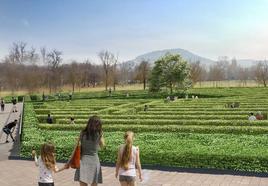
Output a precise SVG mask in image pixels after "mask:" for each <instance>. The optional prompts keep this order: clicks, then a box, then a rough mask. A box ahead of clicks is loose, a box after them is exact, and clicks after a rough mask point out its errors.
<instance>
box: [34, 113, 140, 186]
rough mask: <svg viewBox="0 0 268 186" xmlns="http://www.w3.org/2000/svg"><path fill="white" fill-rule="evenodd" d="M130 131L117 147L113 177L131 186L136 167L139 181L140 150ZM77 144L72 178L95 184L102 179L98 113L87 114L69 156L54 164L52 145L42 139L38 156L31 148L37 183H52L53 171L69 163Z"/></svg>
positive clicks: (51, 185) (43, 185)
mask: <svg viewBox="0 0 268 186" xmlns="http://www.w3.org/2000/svg"><path fill="white" fill-rule="evenodd" d="M133 140H134V133H133V132H131V131H128V132H126V133H125V135H124V141H125V143H124V144H122V145H120V146H119V147H118V152H117V161H116V169H115V177H116V178H118V177H119V182H120V184H121V186H134V185H135V183H136V167H137V170H138V176H139V179H140V180H141V181H142V171H141V163H140V151H139V148H138V147H137V146H134V145H133ZM79 144H80V148H81V156H80V168H79V169H76V171H75V174H74V180H75V181H79V183H80V186H86V185H91V186H96V185H97V184H99V183H102V182H103V177H102V169H101V165H100V160H99V157H98V151H99V149H100V148H103V147H104V146H105V143H104V137H103V131H102V122H101V120H100V118H99V117H97V116H92V117H90V118H89V120H88V123H87V126H86V127H85V129H84V130H82V131H81V132H80V135H79V136H78V138H77V143H76V145H75V147H74V150H73V153H72V155H71V157H70V160H69V161H68V162H67V163H66V164H65V165H64V166H63V167H62V168H58V167H57V166H56V161H55V146H54V145H53V144H51V143H45V144H43V145H42V146H41V150H40V156H39V158H37V155H36V151H35V150H33V151H32V155H33V157H34V160H35V165H36V166H38V167H39V180H38V184H39V186H54V181H53V177H52V173H53V172H60V171H62V170H64V169H68V168H69V167H70V162H71V159H72V158H73V156H74V154H75V149H76V147H77V145H79Z"/></svg>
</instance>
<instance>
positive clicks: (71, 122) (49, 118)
mask: <svg viewBox="0 0 268 186" xmlns="http://www.w3.org/2000/svg"><path fill="white" fill-rule="evenodd" d="M47 123H48V124H52V123H53V118H52V116H51V114H48V115H47ZM70 124H75V123H74V117H73V116H71V117H70Z"/></svg>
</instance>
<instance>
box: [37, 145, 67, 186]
mask: <svg viewBox="0 0 268 186" xmlns="http://www.w3.org/2000/svg"><path fill="white" fill-rule="evenodd" d="M40 154H41V155H40V156H39V158H37V156H36V152H35V150H33V151H32V155H33V157H34V160H35V165H36V166H37V167H39V179H38V185H39V186H54V181H53V177H52V173H53V172H60V171H62V170H64V169H66V168H68V166H67V165H65V166H64V167H62V168H61V169H58V168H57V166H56V160H55V147H54V145H53V144H51V143H45V144H43V145H42V146H41V153H40Z"/></svg>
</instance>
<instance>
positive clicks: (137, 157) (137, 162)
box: [136, 147, 142, 181]
mask: <svg viewBox="0 0 268 186" xmlns="http://www.w3.org/2000/svg"><path fill="white" fill-rule="evenodd" d="M136 166H137V169H138V173H139V179H140V181H142V172H141V161H140V150H139V148H138V147H137V154H136Z"/></svg>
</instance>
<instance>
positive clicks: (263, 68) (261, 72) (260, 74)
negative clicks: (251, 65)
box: [254, 60, 268, 87]
mask: <svg viewBox="0 0 268 186" xmlns="http://www.w3.org/2000/svg"><path fill="white" fill-rule="evenodd" d="M254 74H255V80H256V81H257V82H258V83H262V84H263V86H264V87H267V81H268V61H266V60H264V61H259V62H258V64H257V65H256V67H255V70H254Z"/></svg>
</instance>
